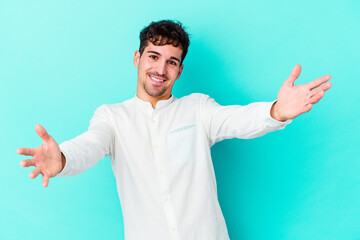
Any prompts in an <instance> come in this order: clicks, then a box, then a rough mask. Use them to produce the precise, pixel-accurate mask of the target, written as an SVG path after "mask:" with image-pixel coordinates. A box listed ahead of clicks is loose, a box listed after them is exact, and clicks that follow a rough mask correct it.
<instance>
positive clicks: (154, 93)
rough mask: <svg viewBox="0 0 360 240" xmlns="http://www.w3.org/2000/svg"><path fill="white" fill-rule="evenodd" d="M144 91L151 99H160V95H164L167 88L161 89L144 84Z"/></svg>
mask: <svg viewBox="0 0 360 240" xmlns="http://www.w3.org/2000/svg"><path fill="white" fill-rule="evenodd" d="M144 90H145V92H146V93H147V94H148V95H149V96H151V97H161V96H162V95H164V93H165V92H166V90H167V88H166V87H165V86H164V87H161V88H159V87H154V86H152V85H151V84H150V86H148V85H147V84H146V83H144Z"/></svg>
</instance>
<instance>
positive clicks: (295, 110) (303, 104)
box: [270, 64, 331, 121]
mask: <svg viewBox="0 0 360 240" xmlns="http://www.w3.org/2000/svg"><path fill="white" fill-rule="evenodd" d="M300 72H301V66H300V65H299V64H297V65H295V67H294V69H293V70H292V71H291V74H290V77H289V78H288V79H287V80H285V82H284V83H283V85H282V86H281V88H280V91H279V93H278V96H277V101H276V102H275V103H274V104H273V106H272V108H271V112H270V115H271V117H272V118H274V119H276V120H278V121H286V120H288V119H293V118H296V117H297V116H299V115H300V114H303V113H305V112H308V111H310V109H311V108H312V106H313V104H315V103H317V102H319V100H320V99H321V98H322V97H324V95H325V91H326V90H328V89H329V88H331V83H330V82H327V81H329V80H330V78H331V76H330V75H324V76H322V77H320V78H317V79H315V80H313V81H311V82H309V83H306V84H302V85H298V86H295V85H294V82H295V80H296V79H297V78H298V77H299V75H300Z"/></svg>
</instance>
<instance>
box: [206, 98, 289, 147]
mask: <svg viewBox="0 0 360 240" xmlns="http://www.w3.org/2000/svg"><path fill="white" fill-rule="evenodd" d="M274 102H275V101H273V102H256V103H251V104H249V105H245V106H241V105H230V106H221V105H219V104H218V103H216V102H215V101H214V99H212V98H210V97H209V96H207V95H205V96H204V98H203V101H202V104H201V109H202V110H201V112H202V113H201V116H202V119H203V122H204V125H205V129H206V131H207V136H208V140H209V144H210V146H212V145H214V144H215V143H216V142H219V141H221V140H224V139H230V138H243V139H250V138H256V137H260V136H263V135H265V134H266V133H268V132H272V131H275V130H278V129H283V128H285V126H286V125H287V124H289V123H290V122H291V121H292V120H287V121H285V122H280V121H277V120H275V119H273V118H272V117H271V115H270V109H271V107H272V105H273V104H274Z"/></svg>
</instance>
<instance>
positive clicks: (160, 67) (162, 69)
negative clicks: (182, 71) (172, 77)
mask: <svg viewBox="0 0 360 240" xmlns="http://www.w3.org/2000/svg"><path fill="white" fill-rule="evenodd" d="M155 71H156V72H157V73H159V74H160V75H166V62H165V61H158V62H157V64H156V66H155Z"/></svg>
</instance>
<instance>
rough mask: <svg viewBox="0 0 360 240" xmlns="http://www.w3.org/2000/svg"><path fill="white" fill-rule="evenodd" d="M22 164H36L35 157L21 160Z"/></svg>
mask: <svg viewBox="0 0 360 240" xmlns="http://www.w3.org/2000/svg"><path fill="white" fill-rule="evenodd" d="M20 166H22V167H30V166H35V161H34V159H25V160H22V161H21V162H20Z"/></svg>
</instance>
